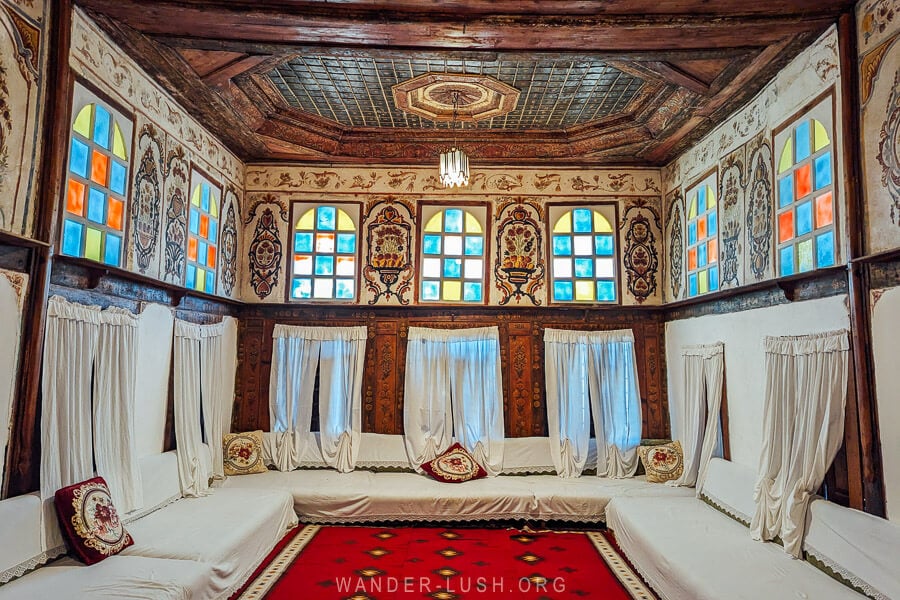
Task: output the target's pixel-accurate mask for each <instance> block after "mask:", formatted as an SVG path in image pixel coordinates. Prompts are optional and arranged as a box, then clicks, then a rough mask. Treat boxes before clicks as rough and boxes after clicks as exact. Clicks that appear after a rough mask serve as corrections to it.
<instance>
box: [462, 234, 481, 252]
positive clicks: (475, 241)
mask: <svg viewBox="0 0 900 600" xmlns="http://www.w3.org/2000/svg"><path fill="white" fill-rule="evenodd" d="M465 250H466V256H481V255H482V254H484V238H483V237H481V236H480V235H467V236H466V249H465Z"/></svg>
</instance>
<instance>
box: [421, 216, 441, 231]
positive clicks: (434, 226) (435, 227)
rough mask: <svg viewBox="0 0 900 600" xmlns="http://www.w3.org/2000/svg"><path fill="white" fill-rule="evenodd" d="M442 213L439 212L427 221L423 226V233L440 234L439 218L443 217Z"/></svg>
mask: <svg viewBox="0 0 900 600" xmlns="http://www.w3.org/2000/svg"><path fill="white" fill-rule="evenodd" d="M443 215H444V213H443V212H439V213H437V214H436V215H434V216H433V217H431V218H430V219H428V223H426V224H425V231H429V232H440V231H441V217H443Z"/></svg>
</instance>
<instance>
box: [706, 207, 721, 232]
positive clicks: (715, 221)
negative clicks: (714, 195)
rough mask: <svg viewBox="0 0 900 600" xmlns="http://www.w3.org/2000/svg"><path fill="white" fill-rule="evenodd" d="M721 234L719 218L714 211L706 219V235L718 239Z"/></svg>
mask: <svg viewBox="0 0 900 600" xmlns="http://www.w3.org/2000/svg"><path fill="white" fill-rule="evenodd" d="M717 233H719V216H718V212H717V211H715V210H714V211H712V212H711V213H709V216H708V217H707V218H706V235H707V237H716V234H717Z"/></svg>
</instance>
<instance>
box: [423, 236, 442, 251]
mask: <svg viewBox="0 0 900 600" xmlns="http://www.w3.org/2000/svg"><path fill="white" fill-rule="evenodd" d="M422 252H424V253H425V254H440V253H441V236H439V235H426V236H425V241H424V242H423V243H422Z"/></svg>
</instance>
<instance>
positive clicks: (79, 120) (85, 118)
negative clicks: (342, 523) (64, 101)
mask: <svg viewBox="0 0 900 600" xmlns="http://www.w3.org/2000/svg"><path fill="white" fill-rule="evenodd" d="M93 111H94V105H93V104H88V105H87V106H85V107H84V108H82V109H81V110H80V111H78V116H77V117H75V123H74V124H73V125H72V129H74V130H75V132H76V133H78V134H79V135H81V136H82V137H84V138H86V139H91V118H92V117H93V116H94V112H93Z"/></svg>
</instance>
